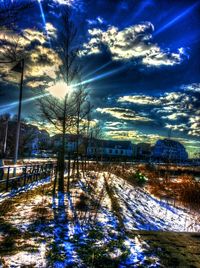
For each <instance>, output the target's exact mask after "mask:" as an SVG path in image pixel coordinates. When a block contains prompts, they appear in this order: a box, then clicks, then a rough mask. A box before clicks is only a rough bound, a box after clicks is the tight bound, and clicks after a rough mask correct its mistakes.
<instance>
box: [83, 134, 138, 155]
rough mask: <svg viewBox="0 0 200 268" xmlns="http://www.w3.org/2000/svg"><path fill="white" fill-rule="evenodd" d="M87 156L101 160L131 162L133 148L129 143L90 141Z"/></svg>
mask: <svg viewBox="0 0 200 268" xmlns="http://www.w3.org/2000/svg"><path fill="white" fill-rule="evenodd" d="M87 155H88V157H90V158H98V159H102V160H115V159H124V160H132V158H133V146H132V143H131V142H130V141H114V140H100V139H92V140H91V141H89V143H88V148H87Z"/></svg>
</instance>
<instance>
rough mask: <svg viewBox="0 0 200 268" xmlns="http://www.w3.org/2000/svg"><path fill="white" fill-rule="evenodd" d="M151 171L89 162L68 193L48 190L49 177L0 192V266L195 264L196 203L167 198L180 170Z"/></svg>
mask: <svg viewBox="0 0 200 268" xmlns="http://www.w3.org/2000/svg"><path fill="white" fill-rule="evenodd" d="M153 174H154V177H153ZM150 175H152V177H151V176H150ZM155 175H156V173H155V170H151V169H148V168H147V167H145V166H141V167H134V168H133V167H128V166H126V167H124V166H119V165H117V166H114V165H112V166H102V165H101V166H97V165H95V166H94V165H93V166H92V165H90V166H88V170H87V172H84V175H83V174H82V173H81V176H76V175H75V176H73V177H71V179H70V181H71V183H70V193H68V194H64V195H63V194H59V195H58V194H57V195H52V189H53V182H51V181H48V180H46V181H43V182H40V183H38V184H35V185H32V186H30V185H29V186H27V187H26V188H23V191H22V192H21V193H20V192H19V191H18V192H13V193H12V196H11V195H8V194H7V195H5V194H4V195H3V196H2V197H1V203H0V261H1V262H0V267H1V266H2V267H199V266H200V257H199V256H200V254H199V253H200V252H199V243H200V237H199V234H198V233H199V232H200V223H199V222H200V214H199V212H198V210H197V209H196V208H197V207H198V205H196V206H193V207H194V208H191V204H194V202H192V203H191V202H185V203H184V202H183V200H181V197H180V196H178V197H177V198H176V200H175V202H174V199H172V198H170V199H169V198H168V197H169V192H171V189H172V187H174V185H175V184H174V183H175V182H176V183H177V185H182V182H180V179H181V178H179V180H178V179H177V181H174V182H173V184H172V182H170V180H169V178H167V179H162V180H161V179H159V178H157V176H155ZM181 176H182V175H181ZM184 176H186V175H184ZM147 178H148V180H147ZM152 178H153V179H154V180H153V179H152ZM155 180H156V181H155ZM157 180H158V181H160V184H157V183H158V181H157ZM184 183H185V181H184ZM187 183H189V184H190V183H191V181H188V180H187ZM189 184H188V185H189ZM156 187H157V188H156ZM158 187H160V192H162V194H159V193H160V192H159V191H158V190H159V188H158ZM162 187H163V189H162ZM161 189H162V191H161ZM166 189H168V192H167V191H166ZM181 189H182V188H181ZM192 189H193V188H192ZM176 191H178V190H176ZM157 192H158V193H157ZM164 193H165V194H166V193H168V196H165V198H164V197H163V195H164ZM195 200H196V199H195ZM184 204H185V205H184ZM188 232H190V233H188ZM183 264H184V265H185V266H183ZM173 265H175V266H173ZM191 265H192V266H191Z"/></svg>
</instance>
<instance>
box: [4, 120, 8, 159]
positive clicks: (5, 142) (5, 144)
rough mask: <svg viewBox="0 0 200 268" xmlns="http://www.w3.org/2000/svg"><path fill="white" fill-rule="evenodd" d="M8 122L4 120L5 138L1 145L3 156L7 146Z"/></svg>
mask: <svg viewBox="0 0 200 268" xmlns="http://www.w3.org/2000/svg"><path fill="white" fill-rule="evenodd" d="M8 120H9V119H7V120H6V130H5V138H4V144H3V156H4V157H5V155H6V146H7V138H8Z"/></svg>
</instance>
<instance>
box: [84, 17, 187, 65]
mask: <svg viewBox="0 0 200 268" xmlns="http://www.w3.org/2000/svg"><path fill="white" fill-rule="evenodd" d="M153 31H154V26H153V25H152V23H150V22H143V23H140V24H137V25H133V26H130V27H127V28H125V29H123V30H121V31H120V30H119V29H118V28H117V27H114V26H110V27H109V28H108V29H107V31H103V30H101V29H99V28H93V29H89V30H88V33H89V36H90V38H89V41H88V42H87V43H84V44H83V49H82V51H81V53H80V55H81V56H84V55H90V54H96V53H100V52H101V46H102V44H103V45H105V46H106V47H107V48H108V49H109V51H110V53H111V56H112V58H113V60H123V61H124V60H139V61H140V62H141V63H142V64H143V65H146V66H154V67H158V66H161V65H165V66H172V65H175V64H179V63H181V62H182V61H183V59H184V58H185V57H184V55H185V54H184V49H183V48H179V49H178V50H177V52H171V51H170V50H169V49H161V48H160V47H159V46H158V45H157V44H155V43H153V42H152V34H151V33H152V32H153Z"/></svg>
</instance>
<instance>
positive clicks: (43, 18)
mask: <svg viewBox="0 0 200 268" xmlns="http://www.w3.org/2000/svg"><path fill="white" fill-rule="evenodd" d="M38 5H39V8H40V13H41V17H42V22H43V26H44V29H45V33H46V35H47V39H48V41H49V45H50V46H51V40H50V37H49V34H48V30H47V28H46V17H45V14H44V10H43V7H42V3H41V0H38Z"/></svg>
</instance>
